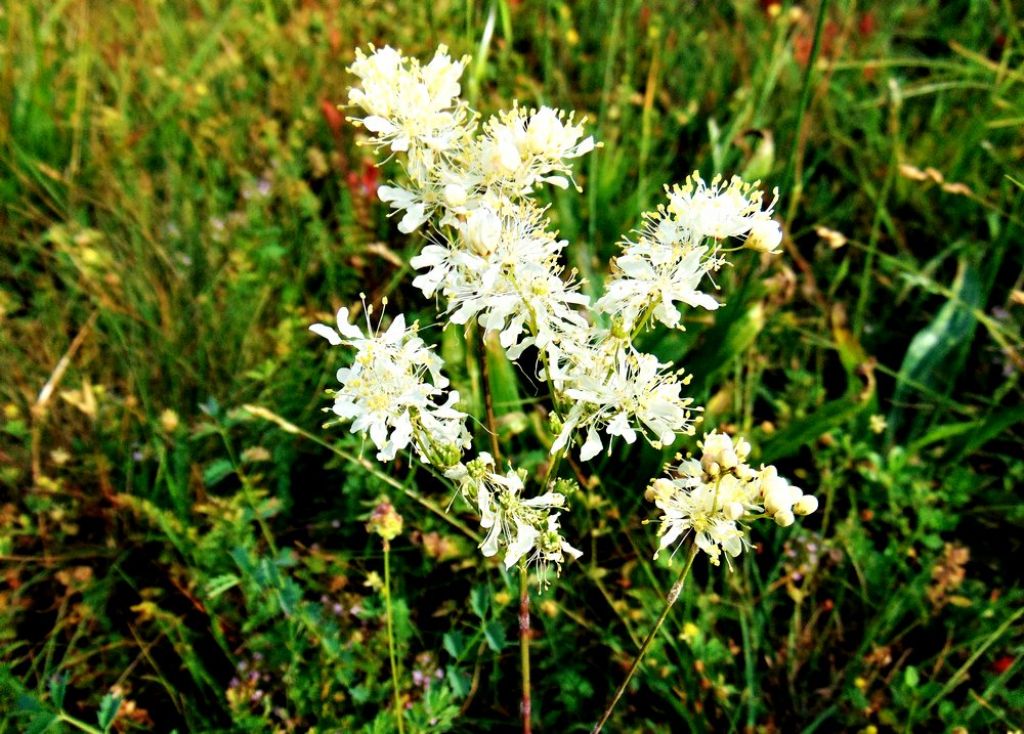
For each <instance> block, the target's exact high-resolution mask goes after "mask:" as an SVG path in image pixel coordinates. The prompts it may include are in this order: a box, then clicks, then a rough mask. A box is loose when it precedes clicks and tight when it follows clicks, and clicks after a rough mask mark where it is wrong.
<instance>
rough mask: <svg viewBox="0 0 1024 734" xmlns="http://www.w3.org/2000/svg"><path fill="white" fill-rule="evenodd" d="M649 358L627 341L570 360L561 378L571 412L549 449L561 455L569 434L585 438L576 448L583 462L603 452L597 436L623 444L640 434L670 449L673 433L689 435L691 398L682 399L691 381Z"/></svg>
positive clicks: (611, 341) (611, 340) (609, 342)
mask: <svg viewBox="0 0 1024 734" xmlns="http://www.w3.org/2000/svg"><path fill="white" fill-rule="evenodd" d="M669 367H670V365H668V364H665V363H662V362H661V361H659V360H658V358H657V357H655V356H654V355H653V354H646V353H644V352H639V351H637V350H635V349H633V348H632V346H630V345H629V344H628V342H626V341H624V340H618V339H614V338H609V339H607V340H606V341H605V342H604V343H603V344H602V345H601V346H599V347H598V348H596V349H592V350H589V351H583V352H578V353H576V354H574V355H573V363H572V364H571V366H570V368H569V369H568V370H567V372H566V373H565V375H564V376H560V378H559V379H562V380H565V383H566V385H567V386H566V388H565V394H566V395H567V396H568V397H569V398H570V399H571V400H572V401H573V407H572V408H571V409H570V411H569V413H568V415H567V416H566V418H565V421H564V424H563V426H562V430H561V432H560V433H559V435H558V438H557V439H556V440H555V442H554V445H553V446H552V448H551V450H552V452H555V451H559V450H561V449H562V448H563V447H564V446H565V445H566V443H567V442H568V441H569V440H570V439H571V437H572V436H573V435H582V434H583V433H584V432H585V433H586V440H585V441H584V442H583V444H582V446H581V449H580V458H581V459H583V460H584V461H586V460H588V459H591V458H593V457H594V456H596V455H597V454H598V453H600V452H601V450H602V449H603V448H604V442H603V440H602V438H601V433H602V432H603V433H605V434H607V435H608V436H618V437H621V438H622V439H623V440H625V441H626V443H633V442H634V441H636V438H637V434H638V433H639V434H642V435H643V436H644V437H645V438H647V440H648V441H649V442H650V443H651V444H652V445H654V446H655V447H658V448H660V447H661V446H667V445H669V444H671V443H672V442H673V441H674V440H675V437H676V435H677V434H680V433H684V434H692V433H693V432H694V428H693V414H694V411H695V409H694V408H693V407H692V403H693V399H692V398H688V397H684V396H683V395H682V394H681V390H682V387H683V385H685V384H686V383H688V382H689V377H682V376H681V374H682V373H681V370H675V371H671V370H669V369H668V368H669Z"/></svg>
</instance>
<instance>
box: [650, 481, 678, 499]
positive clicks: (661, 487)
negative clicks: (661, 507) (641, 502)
mask: <svg viewBox="0 0 1024 734" xmlns="http://www.w3.org/2000/svg"><path fill="white" fill-rule="evenodd" d="M675 489H676V485H675V484H673V483H672V481H671V480H669V479H665V478H664V477H659V478H657V479H655V480H654V481H653V482H652V483H651V485H650V486H649V487H648V488H647V490H646V491H645V492H644V499H646V500H647V501H648V502H657V501H658V500H666V499H668V498H669V497H671V496H672V493H673V492H674V491H675Z"/></svg>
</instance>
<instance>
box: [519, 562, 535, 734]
mask: <svg viewBox="0 0 1024 734" xmlns="http://www.w3.org/2000/svg"><path fill="white" fill-rule="evenodd" d="M519 665H520V673H521V675H522V680H523V698H522V704H521V709H522V714H523V734H530V733H531V732H532V731H533V724H532V720H531V719H532V708H533V705H532V700H531V698H530V574H529V571H528V570H527V566H526V560H525V559H523V560H520V561H519Z"/></svg>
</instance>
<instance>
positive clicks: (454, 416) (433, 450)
mask: <svg viewBox="0 0 1024 734" xmlns="http://www.w3.org/2000/svg"><path fill="white" fill-rule="evenodd" d="M371 311H372V307H370V308H367V333H366V334H365V335H364V334H363V332H362V331H361V330H360V329H359V327H357V326H355V325H353V324H350V323H349V320H348V318H349V315H348V309H347V308H341V309H339V310H338V316H337V327H338V328H337V329H335V328H334V327H332V326H329V325H327V324H314V325H312V326H311V327H309V329H310V331H312V332H314V333H316V334H319V335H320V336H322V337H324V338H325V339H327V341H329V342H330V343H331V344H332V345H334V346H339V345H345V346H349V347H352V348H354V349H355V352H356V354H355V358H354V359H353V361H352V366H351V367H342V368H341V369H339V370H338V381H339V382H340V383H341V388H340V389H339V390H337V391H336V392H335V393H334V406H333V408H332V410H333V411H334V413H335V414H337V415H338V417H339V418H341V419H342V420H346V421H349V420H350V421H352V432H353V433H365V434H367V435H369V437H370V440H371V441H373V443H374V445H375V446H376V447H377V450H378V453H377V458H378V459H380V460H381V461H391V460H392V459H394V458H395V455H396V454H397V453H398V452H399V451H402V450H403V449H405V448H406V447H407V446H409V445H410V444H412V445H413V446H414V447H415V449H416V451H417V453H418V454H419V456H420V457H421V458H422V459H423V460H424V461H428V462H430V463H435V462H438V461H442V460H443V459H442V456H446V455H447V456H451V455H452V453H453V449H454V450H456V451H457V453H458V454H461V450H462V449H463V448H468V447H469V445H470V437H469V432H468V431H467V430H466V414H465V413H462V412H460V411H458V410H456V409H455V404H456V403H458V402H459V393H458V391H457V390H451V391H446V390H445V388H447V387H448V378H447V377H445V376H444V375H443V374H442V373H441V367H442V366H443V364H444V363H443V362H442V360H441V358H440V357H438V356H437V354H435V353H434V351H433V350H432V349H430V348H429V347H428V346H427V345H426V344H425V343H424V342H423V340H422V339H420V338H419V337H418V336H416V332H417V325H416V324H413V325H412V327H409V328H406V325H405V317H404V316H402V315H401V314H399V315H398V316H396V317H395V318H394V320H392V322H391V325H390V326H389V327H388V329H387V331H384V332H383V333H381V332H380V330H379V328H378V329H377V330H376V331H375V330H374V328H373V325H372V324H371V323H370V312H371ZM439 400H440V401H441V402H438V401H439ZM456 460H457V455H456ZM451 463H454V461H452V462H451Z"/></svg>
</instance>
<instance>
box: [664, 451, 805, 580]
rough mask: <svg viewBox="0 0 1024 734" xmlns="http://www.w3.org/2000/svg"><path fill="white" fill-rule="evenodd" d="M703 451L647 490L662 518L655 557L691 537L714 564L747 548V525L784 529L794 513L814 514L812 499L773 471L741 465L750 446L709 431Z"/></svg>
mask: <svg viewBox="0 0 1024 734" xmlns="http://www.w3.org/2000/svg"><path fill="white" fill-rule="evenodd" d="M702 448H703V453H702V456H701V458H700V459H699V460H698V459H693V458H690V459H686V460H684V461H682V462H681V463H680V464H679V465H678V466H676V467H674V468H673V469H672V470H671V475H670V477H669V478H661V479H657V480H655V481H654V483H653V484H652V486H651V488H650V489H649V490H648V493H647V496H648V499H650V500H653V501H654V503H655V505H657V507H658V509H660V510H661V511H662V513H663V514H662V516H661V517H660V518H659V520H658V522H659V523H660V527H659V530H658V534H659V535H660V536H661V539H660V542H659V545H658V551H657V552H656V553H655V554H654V557H655V558H657V557H658V554H659V553H660V552H661V551H662V550H664V549H666V548H669V547H672V546H675V545H677V544H678V543H679V542H680V541H681V540H683V539H684V538H685V537H686V536H687V535H689V534H690V533H691V532H692V533H693V536H694V543H696V545H697V547H698V548H700V549H701V550H702V551H704V552H705V553H706V554H707V555H708V557H709V558H710V559H711V562H712V563H713V564H715V565H719V564H720V563H721V556H722V553H723V551H724V552H725V555H726V560H728V559H729V558H735V557H736V556H738V555H739V554H740V553H741V552H742V551H743V548H744V547H746V546H748V545H749V542H748V541H747V526H748V525H749V524H750V523H751V522H752V521H753V520H756V519H758V518H761V517H772V518H774V520H775V522H776V523H778V524H779V525H781V526H783V527H785V526H787V525H791V524H793V521H794V514H800V515H809V514H810V513H812V512H814V511H815V510H816V509H817V507H818V501H817V499H816V498H815V497H814V496H813V495H805V494H804V493H803V492H802V491H801V490H800V489H798V488H797V487H794V486H793V485H791V484H789V482H787V481H786V480H785V479H783V478H782V477H780V476H779V475H778V472H777V471H776V469H775V467H774V466H767V467H764V466H762V467H761V469H760V470H755V469H753V468H751V467H750V466H749V465H748V464H747V463H746V462H747V457H748V456H749V454H750V444H748V443H747V442H746V441H745V440H743V439H742V438H732V437H730V436H728V435H727V434H724V433H717V432H712V433H708V434H705V436H704V441H703V443H702Z"/></svg>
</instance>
